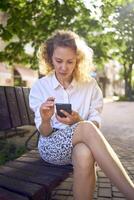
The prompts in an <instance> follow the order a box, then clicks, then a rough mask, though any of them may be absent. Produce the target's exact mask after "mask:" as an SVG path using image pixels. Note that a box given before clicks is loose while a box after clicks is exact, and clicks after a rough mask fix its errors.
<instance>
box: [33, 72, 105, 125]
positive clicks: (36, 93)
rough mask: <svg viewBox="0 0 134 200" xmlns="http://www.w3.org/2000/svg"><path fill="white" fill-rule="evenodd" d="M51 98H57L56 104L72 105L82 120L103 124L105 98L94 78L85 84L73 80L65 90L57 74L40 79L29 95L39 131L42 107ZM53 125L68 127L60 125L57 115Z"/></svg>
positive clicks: (52, 119) (52, 121) (52, 120)
mask: <svg viewBox="0 0 134 200" xmlns="http://www.w3.org/2000/svg"><path fill="white" fill-rule="evenodd" d="M50 96H51V97H52V96H53V97H55V103H71V104H72V110H74V111H76V112H78V113H79V115H80V116H81V118H82V119H84V120H89V121H96V122H98V123H99V125H100V124H101V117H100V113H101V111H102V107H103V96H102V92H101V90H100V88H99V86H98V84H97V82H96V80H95V79H94V78H91V79H90V81H87V82H84V83H79V82H77V81H75V80H73V81H72V82H71V84H70V85H69V87H68V88H67V89H64V88H63V86H62V85H61V84H60V83H59V81H58V80H57V79H56V77H55V74H51V75H47V76H45V77H43V78H40V79H38V80H37V81H36V82H35V83H34V85H33V86H32V88H31V90H30V95H29V103H30V107H31V109H32V110H33V111H34V113H35V124H36V127H37V129H39V126H40V124H41V116H40V112H39V110H40V106H41V104H42V103H44V102H45V101H46V99H47V98H48V97H50ZM55 112H56V111H55ZM51 125H52V127H53V128H58V129H62V128H65V127H66V126H68V125H66V124H62V123H60V122H59V121H58V120H57V119H56V117H55V113H54V115H53V116H52V118H51Z"/></svg>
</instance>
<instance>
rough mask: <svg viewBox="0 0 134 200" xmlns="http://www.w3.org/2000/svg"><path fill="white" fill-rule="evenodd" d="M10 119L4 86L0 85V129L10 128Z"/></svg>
mask: <svg viewBox="0 0 134 200" xmlns="http://www.w3.org/2000/svg"><path fill="white" fill-rule="evenodd" d="M11 127H12V126H11V121H10V116H9V111H8V105H7V100H6V96H5V90H4V87H2V86H1V87H0V130H6V129H10V128H11Z"/></svg>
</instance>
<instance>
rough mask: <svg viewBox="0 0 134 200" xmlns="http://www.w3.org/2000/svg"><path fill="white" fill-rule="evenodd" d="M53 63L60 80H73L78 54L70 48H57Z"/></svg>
mask: <svg viewBox="0 0 134 200" xmlns="http://www.w3.org/2000/svg"><path fill="white" fill-rule="evenodd" d="M52 62H53V65H54V69H55V73H56V76H57V78H58V79H59V80H67V81H68V80H71V79H72V77H73V71H74V69H75V66H76V53H75V51H74V50H73V49H71V48H69V47H60V46H59V47H56V48H55V49H54V52H53V56H52Z"/></svg>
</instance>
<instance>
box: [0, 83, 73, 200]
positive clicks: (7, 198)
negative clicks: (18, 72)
mask: <svg viewBox="0 0 134 200" xmlns="http://www.w3.org/2000/svg"><path fill="white" fill-rule="evenodd" d="M28 95H29V89H28V88H21V87H6V86H0V131H1V130H9V129H11V128H16V127H18V126H23V125H33V124H34V120H33V119H34V115H33V113H32V111H31V110H30V108H29V106H28ZM70 172H72V165H64V166H58V165H52V164H49V163H47V162H45V161H43V160H42V159H41V158H40V156H39V153H38V150H37V149H36V148H35V149H33V150H31V151H28V152H27V153H26V154H24V155H22V156H21V157H19V158H17V159H15V160H13V161H9V162H7V163H6V164H5V165H3V166H0V200H31V199H32V200H44V199H46V200H48V199H51V192H52V190H53V189H54V188H55V187H56V186H58V185H59V184H60V183H61V182H62V181H63V180H65V179H66V178H67V177H68V176H69V174H70Z"/></svg>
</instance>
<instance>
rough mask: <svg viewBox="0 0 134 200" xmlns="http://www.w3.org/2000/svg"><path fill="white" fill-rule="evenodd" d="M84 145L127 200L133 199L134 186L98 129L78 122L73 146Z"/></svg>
mask: <svg viewBox="0 0 134 200" xmlns="http://www.w3.org/2000/svg"><path fill="white" fill-rule="evenodd" d="M81 142H82V143H84V144H86V145H87V147H88V148H89V149H90V150H91V152H92V154H93V157H94V158H95V160H96V161H97V163H98V165H99V166H100V168H101V169H102V170H103V171H104V173H105V174H106V175H107V176H108V177H109V178H110V179H111V181H112V182H113V183H114V184H115V185H116V186H117V187H118V188H119V190H120V191H121V192H122V193H123V194H124V195H125V196H126V197H127V199H129V200H133V199H134V184H133V182H132V181H131V179H130V178H129V176H128V175H127V173H126V171H125V169H124V167H123V166H122V164H121V162H120V161H119V159H118V157H117V155H116V154H115V152H114V151H113V149H112V148H111V146H110V145H109V143H108V142H107V141H106V139H105V138H104V136H103V135H102V133H101V132H100V130H99V129H97V128H96V127H95V125H94V124H93V123H91V122H80V123H79V124H78V126H77V128H76V130H75V133H74V135H73V145H74V146H75V145H76V144H78V143H81Z"/></svg>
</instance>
